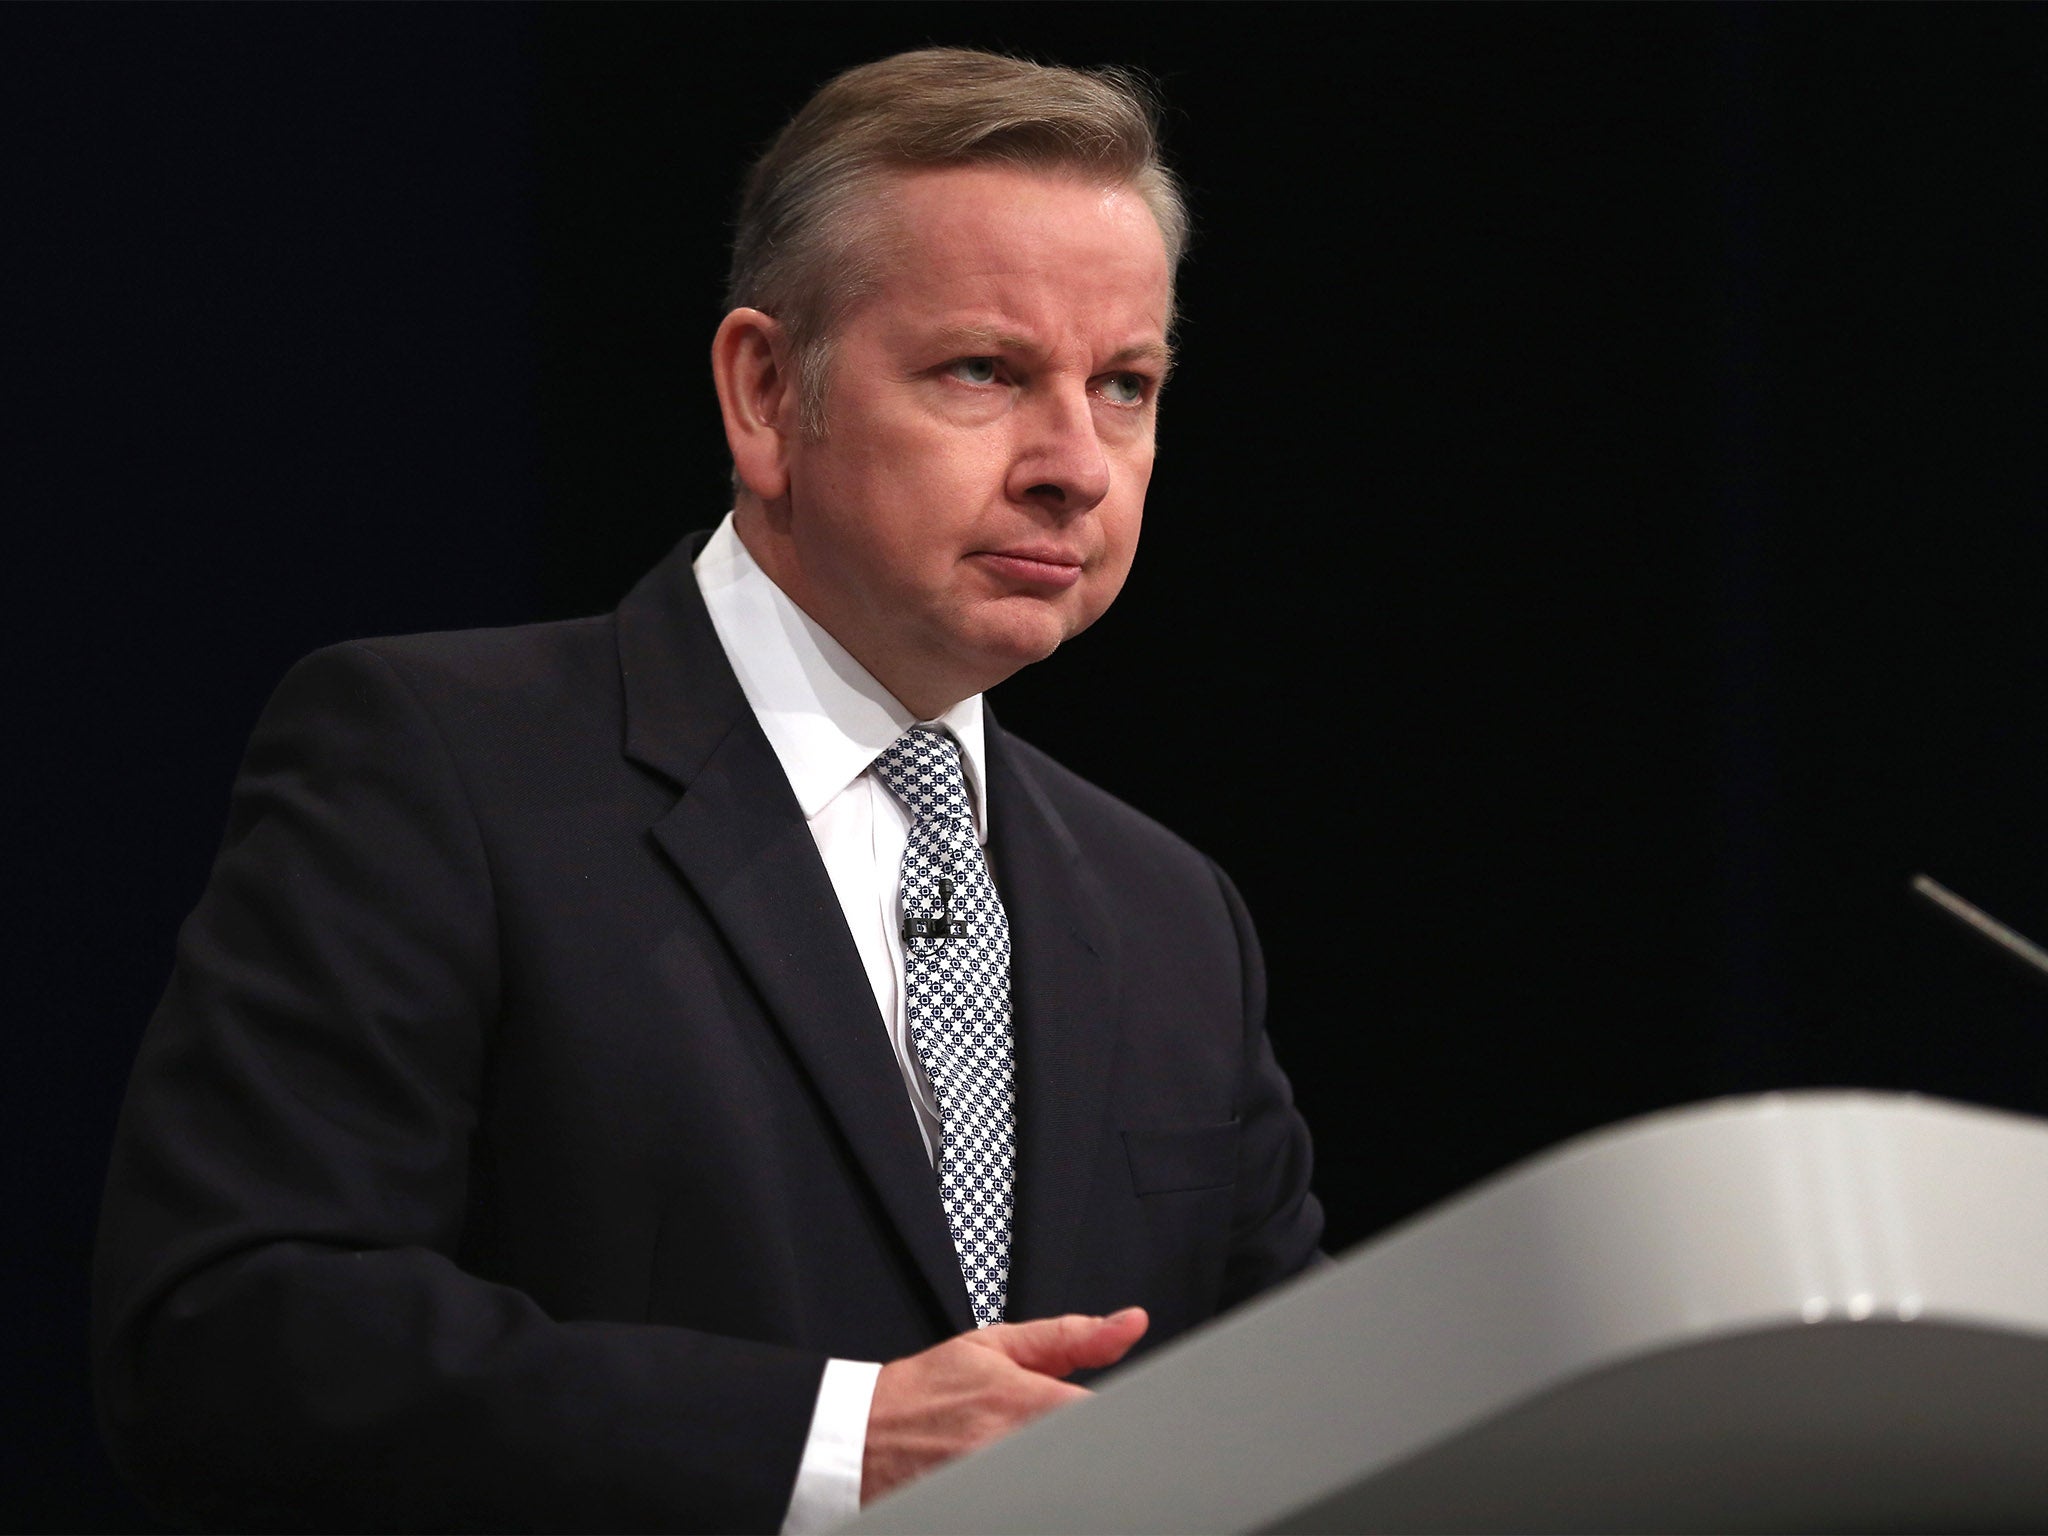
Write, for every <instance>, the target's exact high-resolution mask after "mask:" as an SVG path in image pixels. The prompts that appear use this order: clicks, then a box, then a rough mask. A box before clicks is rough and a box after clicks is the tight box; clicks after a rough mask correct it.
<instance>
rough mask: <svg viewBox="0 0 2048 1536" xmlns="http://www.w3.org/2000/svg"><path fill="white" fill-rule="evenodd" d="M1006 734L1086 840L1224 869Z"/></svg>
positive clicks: (1184, 864)
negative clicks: (1107, 842)
mask: <svg viewBox="0 0 2048 1536" xmlns="http://www.w3.org/2000/svg"><path fill="white" fill-rule="evenodd" d="M1004 738H1005V741H1006V743H1007V745H1008V746H1009V747H1010V749H1011V750H1012V751H1013V752H1014V754H1015V755H1016V757H1017V759H1018V763H1019V766H1020V767H1022V768H1023V769H1024V770H1025V771H1026V772H1027V773H1028V774H1029V775H1030V777H1031V778H1032V780H1033V781H1034V782H1035V783H1036V784H1037V785H1038V786H1039V788H1040V789H1042V790H1043V791H1044V792H1045V795H1046V798H1047V799H1049V800H1050V801H1051V802H1052V804H1053V806H1054V807H1055V808H1056V809H1057V810H1058V811H1059V813H1060V815H1061V816H1062V817H1064V818H1065V819H1066V821H1067V822H1068V824H1069V825H1070V826H1071V827H1072V828H1073V830H1074V833H1075V835H1076V836H1077V837H1079V838H1080V839H1081V840H1082V841H1083V842H1084V843H1086V844H1095V845H1097V846H1100V845H1101V844H1102V843H1103V842H1104V841H1105V840H1107V841H1109V842H1112V843H1115V844H1120V845H1123V846H1125V847H1127V848H1129V849H1131V850H1132V851H1134V852H1141V853H1143V854H1144V855H1145V856H1146V857H1147V858H1148V859H1151V860H1156V861H1161V862H1164V863H1168V864H1171V865H1176V866H1180V868H1181V872H1182V873H1184V874H1192V873H1193V872H1194V871H1195V869H1196V868H1197V867H1199V868H1200V869H1201V870H1202V871H1205V872H1207V873H1208V874H1209V875H1210V876H1211V877H1215V876H1220V875H1221V874H1222V871H1221V870H1220V869H1219V868H1218V867H1217V865H1216V863H1215V861H1214V860H1212V859H1211V858H1210V857H1209V856H1208V855H1207V854H1205V853H1203V852H1202V851H1201V850H1200V849H1199V848H1197V847H1195V846H1194V844H1192V843H1190V842H1189V841H1188V840H1187V839H1186V838H1184V837H1182V836H1181V835H1180V834H1179V833H1178V832H1175V831H1174V830H1173V829H1172V828H1171V827H1168V826H1167V825H1165V824H1164V823H1163V822H1161V821H1158V820H1156V819H1155V818H1154V817H1152V816H1150V815H1148V814H1147V813H1145V812H1144V811H1141V810H1139V809H1138V808H1137V807H1136V806H1134V805H1132V804H1131V803H1130V802H1129V801H1127V800H1123V799H1121V798H1119V797H1118V796H1116V795H1114V794H1112V793H1110V791H1108V790H1106V789H1104V788H1103V787H1102V786H1101V785H1099V784H1097V783H1095V782H1094V781H1093V780H1091V779H1086V778H1083V777H1082V776H1081V775H1080V774H1078V773H1076V772H1074V770H1073V769H1071V768H1069V767H1067V766H1066V765H1065V764H1064V763H1062V762H1060V761H1059V760H1058V759H1057V758H1055V757H1053V756H1052V755H1051V754H1049V753H1047V752H1045V751H1043V750H1042V749H1040V748H1038V747H1035V746H1033V745H1032V744H1031V743H1030V742H1028V741H1025V740H1024V739H1023V738H1022V737H1020V736H1016V735H1014V734H1011V733H1009V732H1005V733H1004Z"/></svg>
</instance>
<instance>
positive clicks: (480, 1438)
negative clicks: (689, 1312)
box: [93, 646, 824, 1531]
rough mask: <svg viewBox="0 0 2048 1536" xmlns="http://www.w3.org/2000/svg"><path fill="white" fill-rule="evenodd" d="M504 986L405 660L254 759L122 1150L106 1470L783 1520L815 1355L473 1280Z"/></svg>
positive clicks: (302, 694)
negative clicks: (569, 1313) (629, 1319)
mask: <svg viewBox="0 0 2048 1536" xmlns="http://www.w3.org/2000/svg"><path fill="white" fill-rule="evenodd" d="M500 975H501V968H500V963H499V954H498V949H497V937H496V926H495V919H494V903H493V898H492V885H491V868H490V859H489V856H488V850H487V848H486V846H485V844H484V842H483V839H482V837H481V835H480V832H479V830H478V824H477V820H476V817H475V816H474V814H473V812H472V809H471V806H470V803H469V801H468V798H467V796H466V794H465V791H464V786H463V783H462V780H461V776H460V773H459V770H458V766H457V764H456V762H455V761H454V760H453V758H452V757H451V755H450V753H449V751H448V749H447V747H446V745H445V744H444V742H443V740H442V737H441V735H440V734H439V730H438V727H437V726H436V724H435V721H434V719H433V718H432V717H431V716H430V714H429V713H428V711H427V710H426V709H425V708H424V707H423V706H422V704H421V703H420V702H419V700H418V698H417V697H416V696H415V695H414V693H413V692H412V691H411V689H410V688H409V687H408V685H407V684H406V682H405V681H404V679H403V678H402V677H401V676H400V675H399V674H398V673H397V672H396V671H395V670H394V669H393V667H392V666H391V664H390V663H389V662H387V661H386V660H384V659H383V658H382V657H380V656H379V655H378V654H377V653H376V652H375V651H373V650H371V649H369V648H367V647H364V646H346V647H338V648H336V649H333V650H330V651H325V652H321V653H318V654H316V655H315V656H312V657H309V658H308V659H307V660H306V661H304V662H302V663H301V664H300V665H299V666H298V667H296V668H295V669H294V670H293V671H292V672H291V674H290V675H289V676H288V677H287V678H286V679H285V681H284V682H283V684H282V685H281V686H280V688H279V690H278V692H277V694H276V696H275V697H274V698H273V699H272V701H271V703H270V705H269V707H268V708H267V710H266V711H265V714H264V717H263V719H262V721H261V722H260V724H259V725H258V727H257V729H256V731H255V734H254V736H253V738H252V740H251V742H250V746H249V749H248V753H247V756H246V758H245V760H244V763H243V767H242V772H241V775H240V777H239V779H238V781H237V783H236V786H235V790H234V795H233V801H232V806H231V810H230V815H229V821H228V826H227V831H226V835H225V838H224V840H223V844H222V848H221V851H220V854H219V857H218V860H217V862H216V864H215V867H214V870H213V874H212V877H211V880H210V882H209V884H208V886H207V889H206V892H205V894H204V896H203V897H202V899H201V900H200V902H199V905H198V907H197V908H196V909H195V910H194V912H193V914H192V916H191V918H190V919H189V920H188V922H187V923H186V925H185V927H184V929H183V931H182V933H181V934H180V937H179V944H178V951H177V959H176V964H175V968H174V970H173V973H172V976H171V979H170V982H169V985H168V988H167V990H166V992H165V995H164V998H163V1001H162V1004H161V1005H160V1007H159V1008H158V1010H157V1013H156V1015H155V1017H154V1018H153V1019H152V1020H151V1022H150V1025H149V1028H148V1030H147V1032H146V1034H145V1036H144V1039H143V1043H142V1047H141V1050H140V1052H139V1054H138V1057H137V1060H136V1063H135V1067H134V1070H133V1074H132V1076H131V1079H130V1082H129V1086H128V1093H127V1099H126V1102H125V1103H124V1105H123V1108H122V1112H121V1117H120V1122H119V1126H118V1129H117V1131H116V1135H115V1142H114V1146H113V1149H112V1156H111V1161H110V1164H109V1171H108V1178H107V1184H106V1190H105V1196H104V1200H103V1203H102V1207H101V1216H100V1232H99V1246H98V1252H97V1255H96V1259H95V1271H94V1328H93V1331H94V1368H95V1376H96V1387H97V1391H98V1397H99V1403H100V1411H101V1419H102V1425H103V1428H104V1431H105V1434H106V1437H107V1440H108V1443H109V1447H110V1449H111V1450H112V1452H113V1454H114V1458H115V1460H116V1462H117V1463H118V1464H119V1465H120V1467H121V1468H122V1470H123V1471H124V1473H125V1474H126V1475H127V1476H128V1477H129V1478H130V1480H131V1481H132V1482H133V1483H134V1484H135V1485H136V1487H137V1488H138V1490H139V1491H140V1492H141V1493H142V1494H143V1495H144V1497H145V1498H147V1499H148V1500H150V1502H151V1503H152V1504H154V1505H155V1506H156V1507H157V1508H158V1509H160V1510H161V1511H163V1512H164V1513H166V1514H167V1515H169V1516H171V1517H172V1518H174V1519H180V1520H185V1521H190V1522H193V1523H195V1524H198V1525H201V1526H204V1527H207V1528H212V1529H220V1528H228V1527H237V1528H239V1527H258V1528H273V1529H274V1528H303V1527H315V1528H329V1529H332V1528H353V1529H364V1528H405V1529H413V1530H461V1529H494V1530H512V1529H535V1528H540V1529H613V1530H618V1529H631V1528H652V1527H660V1528H664V1529H670V1530H719V1531H742V1530H772V1529H774V1528H776V1526H777V1525H779V1523H780V1522H781V1519H782V1516H783V1512H784V1510H785V1508H786V1507H787V1504H788V1499H789V1493H790V1488H791V1485H792V1483H793V1481H794V1478H795V1475H796V1469H797V1463H798V1458H799V1455H800V1453H801V1450H802V1446H803V1441H804V1436H805V1433H806V1430H807V1427H808V1424H809V1420H810V1414H811V1409H812V1406H813V1403H814V1401H815V1398H816V1395H817V1389H818V1383H819V1379H820V1376H821V1374H822V1372H823V1369H824V1359H823V1357H822V1356H818V1355H813V1354H809V1353H806V1352H801V1351H795V1350H789V1349H783V1348H779V1347H774V1346H769V1345H764V1344H756V1343H750V1342H746V1341H742V1340H737V1339H730V1338H722V1337H713V1336H709V1335H705V1334H699V1333H693V1332H689V1331H686V1330H682V1329H677V1328H670V1327H661V1326H655V1325H647V1324H638V1323H613V1322H596V1321H574V1320H563V1319H557V1318H553V1317H550V1316H548V1315H547V1314H546V1313H545V1312H543V1310H542V1309H541V1308H540V1307H539V1306H538V1305H537V1304H536V1303H535V1302H534V1301H533V1299H532V1298H530V1297H528V1296H527V1295H525V1294H523V1293H521V1292H519V1291H517V1290H515V1289H511V1288H508V1287H506V1286H503V1285H498V1284H492V1283H488V1282H486V1281H485V1280H483V1279H481V1278H479V1277H477V1276H476V1275H473V1274H470V1273H467V1272H465V1271H464V1270H463V1269H462V1268H461V1267H460V1265H459V1264H458V1262H457V1255H458V1253H459V1251H460V1244H461V1239H462V1232H463V1224H464V1214H465V1208H466V1205H467V1203H468V1201H469V1199H470V1195H471V1191H470V1183H469V1150H470V1137H471V1134H472V1132H473V1130H474V1128H475V1126H476V1124H477V1120H478V1113H479V1098H480V1095H481V1094H482V1092H483V1089H484V1084H485V1082H486V1080H487V1077H488V1073H489V1068H490V1047H491V1035H492V1030H493V1027H494V1021H495V1019H496V1016H497V1013H498V988H499V978H500Z"/></svg>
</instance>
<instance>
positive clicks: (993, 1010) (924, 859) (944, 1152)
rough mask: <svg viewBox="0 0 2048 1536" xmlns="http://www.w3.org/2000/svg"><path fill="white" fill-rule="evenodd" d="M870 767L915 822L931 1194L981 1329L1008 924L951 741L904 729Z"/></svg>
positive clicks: (1010, 1122) (1002, 1273)
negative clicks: (931, 1117)
mask: <svg viewBox="0 0 2048 1536" xmlns="http://www.w3.org/2000/svg"><path fill="white" fill-rule="evenodd" d="M875 774H876V776H877V777H878V778H880V779H881V781H882V782H883V783H884V784H885V785H887V786H888V788H889V791H890V793H891V794H893V795H895V797H896V798H897V799H898V800H901V801H902V802H903V804H904V805H905V806H906V807H907V808H908V809H909V811H910V814H911V815H912V816H914V817H915V818H916V819H917V824H916V825H915V826H914V827H912V828H911V829H910V841H909V843H908V844H907V845H906V846H905V847H904V850H903V986H904V997H905V1001H906V1005H907V1011H908V1012H909V1015H910V1038H911V1040H912V1042H913V1043H914V1044H915V1045H916V1047H917V1057H918V1060H919V1061H921V1062H923V1063H924V1070H925V1076H926V1077H928V1078H930V1079H931V1085H932V1092H933V1093H934V1094H935V1095H936V1097H937V1098H938V1101H939V1198H940V1200H941V1201H942V1202H943V1203H944V1205H945V1208H946V1223H947V1225H948V1226H950V1227H951V1228H952V1229H953V1247H954V1248H955V1249H956V1250H957V1251H958V1253H959V1255H960V1274H961V1277H962V1278H963V1279H965V1280H966V1282H967V1295H968V1299H969V1300H970V1301H971V1302H972V1303H973V1305H974V1322H975V1325H976V1326H977V1327H981V1328H986V1327H987V1326H988V1325H989V1324H990V1323H999V1322H1001V1321H1002V1320H1003V1298H1004V1296H1005V1294H1006V1292H1007V1289H1008V1286H1009V1279H1010V1208H1011V1201H1010V1187H1011V1180H1012V1168H1013V1166H1014V1163H1015V1152H1016V1142H1017V1120H1016V1106H1015V1099H1014V1096H1013V1092H1012V1087H1011V1077H1012V1068H1011V1059H1010V920H1009V918H1007V917H1006V916H1004V914H1003V904H1002V903H1001V902H1000V901H998V900H997V899H996V888H995V883H994V882H993V881H992V880H990V879H989V874H988V865H987V864H986V863H984V862H983V860H982V857H981V845H980V844H979V843H977V842H976V841H975V837H974V816H973V813H972V811H971V810H970V809H969V807H968V804H967V783H966V781H965V780H964V779H963V778H962V777H961V774H960V749H959V748H958V747H957V746H955V745H954V743H953V739H952V738H951V737H950V736H946V735H943V734H941V733H940V732H938V731H934V730H928V729H927V728H925V727H924V726H912V727H911V728H910V729H909V730H907V731H905V732H904V733H903V734H902V735H901V736H899V737H897V738H896V740H895V742H894V743H892V744H891V745H890V747H889V749H888V750H887V751H885V752H884V753H883V754H882V755H881V756H880V757H878V758H876V759H875Z"/></svg>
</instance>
